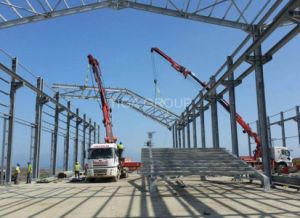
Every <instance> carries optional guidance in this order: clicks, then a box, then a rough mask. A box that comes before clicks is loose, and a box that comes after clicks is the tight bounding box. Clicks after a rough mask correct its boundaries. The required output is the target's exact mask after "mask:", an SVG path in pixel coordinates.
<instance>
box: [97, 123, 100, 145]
mask: <svg viewBox="0 0 300 218" xmlns="http://www.w3.org/2000/svg"><path fill="white" fill-rule="evenodd" d="M97 127H98V132H97V133H98V138H97V140H98V142H97V143H100V125H99V124H98V126H97Z"/></svg>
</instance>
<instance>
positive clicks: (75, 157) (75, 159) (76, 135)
mask: <svg viewBox="0 0 300 218" xmlns="http://www.w3.org/2000/svg"><path fill="white" fill-rule="evenodd" d="M79 124H80V119H79V109H78V108H76V124H75V146H74V163H76V162H77V161H78V135H79Z"/></svg>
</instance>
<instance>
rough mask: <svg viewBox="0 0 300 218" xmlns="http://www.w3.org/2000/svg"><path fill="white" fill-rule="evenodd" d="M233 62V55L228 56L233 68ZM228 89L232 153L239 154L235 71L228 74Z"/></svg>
mask: <svg viewBox="0 0 300 218" xmlns="http://www.w3.org/2000/svg"><path fill="white" fill-rule="evenodd" d="M232 64H233V61H232V57H231V56H228V57H227V67H228V69H230V68H231V66H232ZM228 82H229V84H228V91H229V108H230V127H231V143H232V154H234V155H236V156H237V157H238V156H239V144H238V135H237V125H236V105H235V87H234V72H232V73H231V74H230V75H229V76H228Z"/></svg>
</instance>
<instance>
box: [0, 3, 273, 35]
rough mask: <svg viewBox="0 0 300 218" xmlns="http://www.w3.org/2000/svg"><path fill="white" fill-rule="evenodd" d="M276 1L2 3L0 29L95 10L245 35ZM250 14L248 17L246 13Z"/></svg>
mask: <svg viewBox="0 0 300 218" xmlns="http://www.w3.org/2000/svg"><path fill="white" fill-rule="evenodd" d="M273 2H275V0H262V1H261V2H260V3H259V4H257V2H256V1H255V0H246V1H237V0H208V1H202V0H89V1H87V0H72V1H71V0H26V1H22V2H20V1H19V2H17V1H14V0H2V1H0V4H1V5H2V10H0V20H1V22H0V28H8V27H12V26H15V25H20V24H26V23H31V22H36V21H41V20H46V19H51V18H56V17H60V16H65V15H70V14H75V13H80V12H86V11H91V10H96V9H103V8H112V9H116V10H121V9H126V8H132V9H136V10H142V11H148V12H152V13H157V14H163V15H168V16H174V17H178V18H184V19H189V20H193V21H199V22H205V23H209V24H215V25H222V26H226V27H231V28H237V29H242V30H245V31H248V30H249V28H251V25H253V24H255V23H256V22H257V21H258V19H259V18H260V16H262V15H263V14H264V12H265V10H266V9H267V8H268V7H270V5H271V4H272V3H273ZM250 11H251V13H249V12H250Z"/></svg>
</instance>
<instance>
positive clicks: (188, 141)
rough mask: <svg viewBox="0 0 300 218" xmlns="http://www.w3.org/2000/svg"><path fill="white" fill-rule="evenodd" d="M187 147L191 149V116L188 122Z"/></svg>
mask: <svg viewBox="0 0 300 218" xmlns="http://www.w3.org/2000/svg"><path fill="white" fill-rule="evenodd" d="M187 146H188V148H191V129H190V116H188V121H187Z"/></svg>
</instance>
